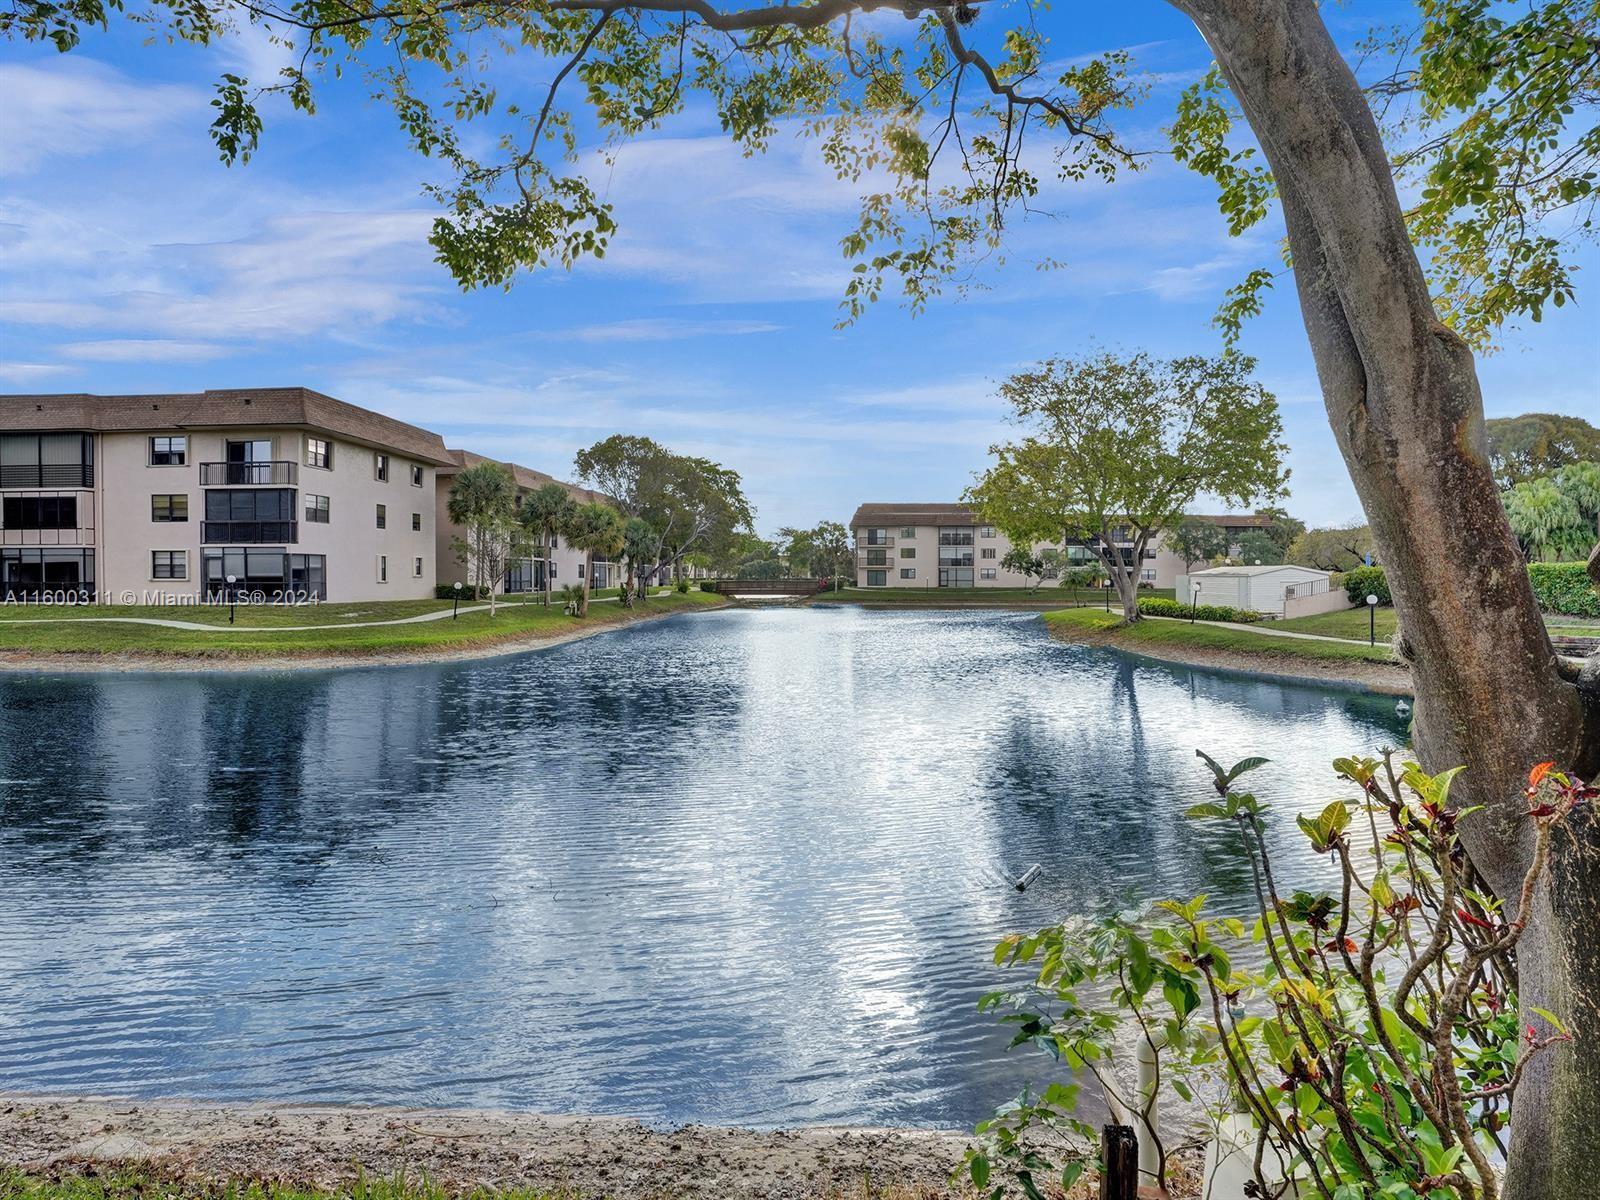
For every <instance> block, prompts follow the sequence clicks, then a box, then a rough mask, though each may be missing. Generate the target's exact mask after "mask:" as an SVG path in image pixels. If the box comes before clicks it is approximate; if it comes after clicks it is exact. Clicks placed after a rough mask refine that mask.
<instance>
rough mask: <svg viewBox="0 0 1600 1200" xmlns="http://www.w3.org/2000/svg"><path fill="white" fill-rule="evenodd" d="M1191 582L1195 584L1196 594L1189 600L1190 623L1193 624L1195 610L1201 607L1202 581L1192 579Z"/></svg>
mask: <svg viewBox="0 0 1600 1200" xmlns="http://www.w3.org/2000/svg"><path fill="white" fill-rule="evenodd" d="M1189 582H1191V583H1192V584H1194V595H1193V596H1192V597H1191V598H1190V600H1189V624H1191V625H1193V624H1194V610H1195V609H1197V608H1199V607H1200V581H1199V580H1198V579H1192V580H1190V581H1189Z"/></svg>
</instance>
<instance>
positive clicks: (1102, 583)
mask: <svg viewBox="0 0 1600 1200" xmlns="http://www.w3.org/2000/svg"><path fill="white" fill-rule="evenodd" d="M1100 586H1101V588H1102V589H1104V591H1105V596H1106V611H1107V612H1110V611H1111V580H1109V579H1103V580H1101V581H1100Z"/></svg>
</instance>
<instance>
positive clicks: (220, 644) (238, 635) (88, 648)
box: [0, 592, 722, 659]
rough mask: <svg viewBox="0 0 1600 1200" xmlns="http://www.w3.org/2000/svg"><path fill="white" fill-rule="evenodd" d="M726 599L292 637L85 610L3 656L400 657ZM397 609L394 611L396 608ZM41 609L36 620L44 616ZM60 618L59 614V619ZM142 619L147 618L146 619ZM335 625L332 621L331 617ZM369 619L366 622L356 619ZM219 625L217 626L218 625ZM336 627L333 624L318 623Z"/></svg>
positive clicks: (706, 596)
mask: <svg viewBox="0 0 1600 1200" xmlns="http://www.w3.org/2000/svg"><path fill="white" fill-rule="evenodd" d="M721 602H722V601H721V598H720V597H718V596H715V595H712V594H711V593H709V592H687V593H684V594H682V595H680V594H678V593H676V592H673V593H668V594H664V595H658V596H653V597H651V598H650V599H649V600H648V601H647V602H646V603H644V604H643V605H639V606H637V607H636V608H635V609H634V610H633V611H632V612H630V611H629V610H626V609H623V608H622V607H621V606H620V605H617V604H597V605H595V606H594V607H593V608H591V609H590V610H589V616H588V617H587V618H584V619H582V620H580V619H579V618H577V617H569V616H566V615H565V614H563V613H562V611H561V609H560V607H559V606H556V605H551V607H549V608H545V607H544V606H543V605H542V604H538V603H536V602H534V601H532V600H530V601H529V602H528V603H526V604H524V603H522V602H521V601H520V600H514V601H512V602H510V603H506V604H501V605H500V608H499V611H498V612H497V613H496V614H495V615H494V616H493V617H491V616H490V615H489V613H488V610H487V609H483V610H479V611H475V612H465V613H462V614H461V616H460V617H459V618H449V617H446V618H444V619H442V620H437V621H426V622H422V623H420V624H414V625H369V626H365V627H359V628H354V629H307V630H295V631H290V632H276V633H275V632H272V628H273V626H274V625H278V626H282V625H293V624H311V623H312V622H310V621H305V620H298V621H297V620H274V621H272V622H271V623H270V624H269V623H267V622H265V621H263V622H261V623H258V624H251V625H245V624H243V619H244V616H245V612H246V610H245V609H242V608H241V609H240V610H239V616H240V621H241V624H240V625H239V626H236V627H234V629H232V630H230V629H229V628H228V626H227V612H226V610H223V612H222V625H221V627H220V628H219V629H217V630H215V631H212V630H198V629H164V628H161V627H159V626H150V625H133V624H122V623H118V622H107V623H104V624H102V623H99V622H87V621H84V620H82V619H80V618H81V617H82V616H84V615H91V616H92V615H104V614H105V613H106V612H108V611H109V610H101V613H100V614H96V613H94V612H92V611H87V610H77V616H76V617H74V616H68V617H66V618H65V619H62V620H55V619H52V620H50V621H49V623H47V624H43V625H24V624H20V623H19V622H18V619H17V617H16V616H15V614H12V615H11V618H10V619H9V620H0V650H31V651H36V652H40V653H62V654H152V655H165V654H180V655H192V656H197V657H204V658H218V659H227V658H260V657H269V656H274V655H307V654H312V655H315V654H352V655H365V654H379V653H385V652H392V651H400V652H404V651H409V650H427V649H450V648H452V647H471V646H487V645H493V644H495V643H497V642H508V641H516V640H519V639H524V638H542V637H555V636H558V635H559V634H562V633H565V632H568V631H571V630H574V629H580V628H584V627H592V626H596V625H613V624H621V623H624V622H627V621H629V620H632V619H634V616H635V615H636V614H641V613H642V614H650V613H664V612H676V611H684V610H693V609H697V608H704V607H707V606H712V605H717V604H720V603H721ZM408 603H412V602H406V601H388V602H386V603H385V604H384V605H378V604H368V605H319V606H316V608H315V609H313V608H310V607H307V608H300V609H290V610H264V609H261V610H251V613H252V615H256V616H263V617H265V616H273V615H279V614H282V613H286V612H287V613H299V614H305V613H308V612H313V611H317V610H321V611H324V612H326V611H327V610H329V609H333V608H345V609H349V610H354V611H361V612H365V613H368V614H370V617H371V619H372V620H374V621H377V620H384V619H392V617H391V616H389V614H390V613H395V614H396V615H401V616H403V615H406V614H405V613H404V612H403V611H397V610H398V608H399V606H401V605H404V604H408ZM414 603H415V604H418V605H422V606H425V607H424V608H423V611H432V610H437V609H440V608H443V609H446V610H448V608H449V607H450V605H449V602H448V601H432V600H428V601H416V602H414ZM390 606H393V607H390ZM194 611H195V610H193V609H182V610H180V612H179V613H178V614H177V615H179V617H180V619H184V620H188V619H191V618H192V616H193V612H194ZM39 612H40V610H38V609H34V610H32V612H31V613H30V614H25V615H38V614H39ZM55 615H56V614H51V616H52V617H54V616H55ZM139 615H145V614H144V613H140V614H139ZM330 619H331V618H330ZM356 619H358V620H359V619H362V618H356ZM212 623H215V622H212ZM318 623H319V624H324V625H325V624H328V623H329V621H328V620H323V621H321V622H318Z"/></svg>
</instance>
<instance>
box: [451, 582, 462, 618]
mask: <svg viewBox="0 0 1600 1200" xmlns="http://www.w3.org/2000/svg"><path fill="white" fill-rule="evenodd" d="M454 586H455V593H454V595H455V599H454V600H452V601H451V603H450V619H451V620H452V621H454V620H455V619H456V618H457V617H459V616H460V615H461V581H460V580H459V579H458V580H456V582H455V585H454Z"/></svg>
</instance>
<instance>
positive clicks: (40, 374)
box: [0, 362, 71, 384]
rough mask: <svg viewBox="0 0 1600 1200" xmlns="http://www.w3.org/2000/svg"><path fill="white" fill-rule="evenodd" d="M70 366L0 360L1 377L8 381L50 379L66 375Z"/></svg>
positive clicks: (21, 381) (30, 381) (26, 381)
mask: <svg viewBox="0 0 1600 1200" xmlns="http://www.w3.org/2000/svg"><path fill="white" fill-rule="evenodd" d="M70 370H71V368H70V367H66V366H63V365H62V364H60V363H32V362H0V379H4V380H5V381H6V382H7V383H21V384H27V383H32V382H33V381H34V380H37V379H50V378H53V377H54V376H57V375H64V374H66V373H67V372H68V371H70Z"/></svg>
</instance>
